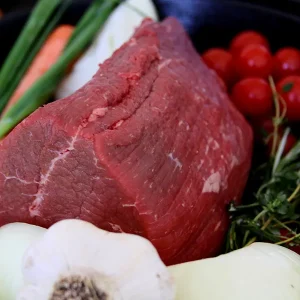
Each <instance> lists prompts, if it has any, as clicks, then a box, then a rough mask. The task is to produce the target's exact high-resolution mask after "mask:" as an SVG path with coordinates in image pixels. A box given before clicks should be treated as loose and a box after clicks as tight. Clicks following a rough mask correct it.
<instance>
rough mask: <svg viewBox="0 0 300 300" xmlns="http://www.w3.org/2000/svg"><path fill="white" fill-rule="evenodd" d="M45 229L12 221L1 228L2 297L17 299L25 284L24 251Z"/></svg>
mask: <svg viewBox="0 0 300 300" xmlns="http://www.w3.org/2000/svg"><path fill="white" fill-rule="evenodd" d="M45 231H46V229H44V228H41V227H38V226H34V225H29V224H25V223H12V224H8V225H5V226H3V227H1V228H0V299H3V300H15V299H16V295H17V292H18V291H19V290H20V288H21V287H22V285H23V277H22V271H21V266H22V258H23V255H24V252H25V251H26V250H27V248H28V247H29V246H30V244H32V243H33V242H35V241H36V240H37V239H39V238H40V237H41V236H42V235H43V234H44V233H45Z"/></svg>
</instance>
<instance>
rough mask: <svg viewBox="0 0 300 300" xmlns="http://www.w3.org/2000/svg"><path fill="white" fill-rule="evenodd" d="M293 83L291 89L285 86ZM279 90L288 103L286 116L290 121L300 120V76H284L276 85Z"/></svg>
mask: <svg viewBox="0 0 300 300" xmlns="http://www.w3.org/2000/svg"><path fill="white" fill-rule="evenodd" d="M288 84H292V87H291V88H290V90H289V91H285V90H284V88H285V87H286V86H287V85H288ZM276 89H277V92H278V93H279V94H280V95H281V96H282V98H283V100H284V101H285V103H286V108H287V111H286V117H287V118H288V120H289V121H300V76H297V75H291V76H287V77H285V78H283V79H282V80H281V81H279V82H278V84H277V86H276Z"/></svg>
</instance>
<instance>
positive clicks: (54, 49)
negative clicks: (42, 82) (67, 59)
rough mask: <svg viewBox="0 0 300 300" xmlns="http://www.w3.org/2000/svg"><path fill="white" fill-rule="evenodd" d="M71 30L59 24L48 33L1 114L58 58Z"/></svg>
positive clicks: (68, 26)
mask: <svg viewBox="0 0 300 300" xmlns="http://www.w3.org/2000/svg"><path fill="white" fill-rule="evenodd" d="M73 31H74V26H71V25H61V26H59V27H57V28H56V29H55V30H54V31H53V32H52V33H51V34H50V36H49V37H48V39H47V40H46V42H45V44H44V45H43V47H42V48H41V50H40V51H39V52H38V54H37V56H36V57H35V58H34V60H33V62H32V64H31V66H30V67H29V69H28V71H27V72H26V74H25V75H24V77H23V79H22V80H21V82H20V83H19V85H18V87H17V89H16V90H15V92H14V94H13V95H12V97H11V98H10V100H9V102H8V103H7V105H6V107H5V109H4V111H3V113H2V114H3V115H4V114H5V112H6V111H7V110H8V109H9V108H10V107H11V106H12V105H13V104H15V103H16V102H17V101H18V100H19V99H20V97H22V96H23V95H24V93H25V92H26V91H27V90H28V89H29V88H30V87H31V86H32V85H33V84H34V83H35V81H36V80H37V79H39V78H40V77H41V76H42V75H43V74H44V73H46V72H47V71H48V70H49V69H50V67H51V66H52V65H53V64H54V63H55V62H56V61H57V60H58V58H59V56H60V55H61V54H62V52H63V50H64V48H65V46H66V45H67V43H68V41H69V38H70V37H71V34H72V33H73Z"/></svg>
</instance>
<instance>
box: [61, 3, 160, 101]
mask: <svg viewBox="0 0 300 300" xmlns="http://www.w3.org/2000/svg"><path fill="white" fill-rule="evenodd" d="M133 8H136V9H137V10H138V11H139V12H142V13H143V15H142V14H140V13H139V12H137V11H136V10H134V9H133ZM145 16H147V17H149V18H152V19H153V20H156V21H157V20H158V15H157V12H156V10H155V6H154V4H153V2H152V0H126V1H124V3H122V4H120V5H119V6H118V7H117V8H116V9H115V11H114V12H113V13H112V14H111V15H110V17H109V18H108V20H107V22H106V23H105V25H104V27H103V29H102V30H101V31H100V32H99V34H98V37H97V38H96V40H95V41H94V43H93V44H92V45H91V47H90V48H89V49H88V50H87V51H86V53H85V54H84V55H83V56H82V57H81V58H80V59H79V61H78V62H77V63H76V64H75V66H74V68H73V71H72V72H71V74H70V75H68V76H67V77H66V78H65V80H64V81H63V82H62V84H61V85H60V87H59V88H58V90H57V93H56V97H57V98H58V99H61V98H64V97H67V96H69V95H71V94H73V93H74V92H75V91H76V90H78V89H79V88H81V87H82V86H83V85H84V84H86V83H87V82H88V81H89V80H91V79H92V77H93V75H94V74H95V73H96V72H97V71H98V68H99V64H100V63H102V62H104V61H105V60H106V59H107V58H109V57H111V55H112V54H113V52H114V51H115V50H117V49H118V48H119V47H120V46H121V45H123V44H124V43H125V42H127V41H128V40H129V39H130V37H131V36H132V35H133V33H134V31H135V29H136V28H137V27H138V26H139V25H140V24H141V22H142V20H143V19H144V18H145Z"/></svg>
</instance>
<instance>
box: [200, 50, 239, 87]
mask: <svg viewBox="0 0 300 300" xmlns="http://www.w3.org/2000/svg"><path fill="white" fill-rule="evenodd" d="M202 59H203V60H204V62H205V63H206V64H207V66H208V67H209V68H211V69H213V70H215V71H216V73H217V74H218V75H219V77H220V78H221V79H222V80H223V81H224V82H225V84H226V85H227V86H230V85H231V84H232V82H233V81H234V78H235V75H234V66H233V58H232V55H231V53H229V52H228V51H226V50H224V49H221V48H211V49H209V50H207V51H206V52H204V53H203V55H202Z"/></svg>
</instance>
